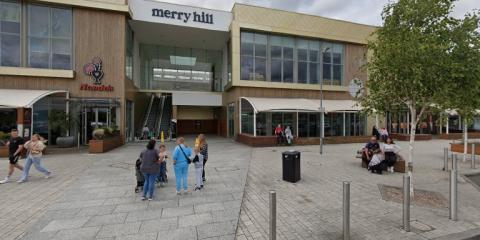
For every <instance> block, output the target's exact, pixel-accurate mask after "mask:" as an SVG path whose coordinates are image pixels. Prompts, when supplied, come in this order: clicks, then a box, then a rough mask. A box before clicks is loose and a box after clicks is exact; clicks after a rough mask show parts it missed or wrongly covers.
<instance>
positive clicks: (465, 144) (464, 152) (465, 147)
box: [462, 117, 468, 162]
mask: <svg viewBox="0 0 480 240" xmlns="http://www.w3.org/2000/svg"><path fill="white" fill-rule="evenodd" d="M467 146H468V127H467V118H466V117H464V118H463V159H462V161H463V162H466V161H467Z"/></svg>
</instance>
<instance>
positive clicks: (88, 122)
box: [80, 107, 116, 144]
mask: <svg viewBox="0 0 480 240" xmlns="http://www.w3.org/2000/svg"><path fill="white" fill-rule="evenodd" d="M81 119H82V121H81V125H82V128H81V129H82V131H81V132H80V135H81V139H82V143H83V144H88V141H89V140H90V139H92V132H93V130H94V129H95V128H100V127H105V126H106V127H113V126H116V108H115V107H83V111H82V117H81Z"/></svg>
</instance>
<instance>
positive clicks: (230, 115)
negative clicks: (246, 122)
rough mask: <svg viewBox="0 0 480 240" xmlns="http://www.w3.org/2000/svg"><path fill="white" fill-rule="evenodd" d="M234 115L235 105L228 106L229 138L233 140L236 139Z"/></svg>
mask: <svg viewBox="0 0 480 240" xmlns="http://www.w3.org/2000/svg"><path fill="white" fill-rule="evenodd" d="M234 114H235V105H234V104H233V103H230V104H228V107H227V122H228V137H229V138H233V137H235V122H234V119H233V118H234Z"/></svg>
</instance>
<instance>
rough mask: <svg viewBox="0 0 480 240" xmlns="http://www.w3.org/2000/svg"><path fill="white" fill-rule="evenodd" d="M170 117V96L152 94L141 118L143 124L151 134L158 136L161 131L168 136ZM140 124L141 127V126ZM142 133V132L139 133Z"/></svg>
mask: <svg viewBox="0 0 480 240" xmlns="http://www.w3.org/2000/svg"><path fill="white" fill-rule="evenodd" d="M171 119H172V96H171V95H161V96H160V97H158V96H156V95H155V94H152V97H151V98H150V104H149V105H148V108H147V112H146V113H145V117H144V120H143V126H147V127H148V129H149V130H150V133H151V135H150V136H154V137H155V138H158V137H159V136H160V134H161V132H162V131H163V132H164V136H165V137H167V136H168V131H169V130H170V121H171ZM143 126H142V128H143ZM140 135H142V133H140Z"/></svg>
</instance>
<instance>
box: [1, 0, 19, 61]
mask: <svg viewBox="0 0 480 240" xmlns="http://www.w3.org/2000/svg"><path fill="white" fill-rule="evenodd" d="M20 33H21V6H20V3H18V2H10V1H3V0H2V1H0V66H7V67H19V66H20V64H21V60H20V59H21V57H20V52H21V51H20Z"/></svg>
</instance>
